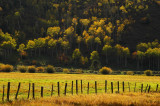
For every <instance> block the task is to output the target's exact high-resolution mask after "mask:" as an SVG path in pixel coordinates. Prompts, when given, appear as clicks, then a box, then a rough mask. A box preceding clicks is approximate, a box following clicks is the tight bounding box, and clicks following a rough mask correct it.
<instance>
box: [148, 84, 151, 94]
mask: <svg viewBox="0 0 160 106" xmlns="http://www.w3.org/2000/svg"><path fill="white" fill-rule="evenodd" d="M150 89H151V86H150V85H149V88H148V93H149V92H150Z"/></svg>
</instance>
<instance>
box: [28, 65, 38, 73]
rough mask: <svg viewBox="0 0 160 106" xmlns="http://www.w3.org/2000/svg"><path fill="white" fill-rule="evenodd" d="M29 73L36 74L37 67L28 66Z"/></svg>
mask: <svg viewBox="0 0 160 106" xmlns="http://www.w3.org/2000/svg"><path fill="white" fill-rule="evenodd" d="M28 72H29V73H35V72H36V67H35V66H28Z"/></svg>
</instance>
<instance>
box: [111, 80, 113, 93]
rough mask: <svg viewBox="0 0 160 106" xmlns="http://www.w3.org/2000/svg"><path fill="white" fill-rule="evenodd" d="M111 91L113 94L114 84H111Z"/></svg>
mask: <svg viewBox="0 0 160 106" xmlns="http://www.w3.org/2000/svg"><path fill="white" fill-rule="evenodd" d="M111 91H112V93H113V82H111Z"/></svg>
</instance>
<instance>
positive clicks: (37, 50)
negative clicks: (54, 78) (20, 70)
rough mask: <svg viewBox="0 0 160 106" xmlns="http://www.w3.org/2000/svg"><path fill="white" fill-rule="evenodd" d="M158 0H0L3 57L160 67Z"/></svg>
mask: <svg viewBox="0 0 160 106" xmlns="http://www.w3.org/2000/svg"><path fill="white" fill-rule="evenodd" d="M157 2H158V1H157ZM157 2H155V1H154V0H147V1H146V0H135V1H133V0H126V1H123V0H120V1H118V0H87V1H86V0H62V1H57V0H45V1H43V0H25V1H23V0H12V1H10V0H5V1H0V43H1V44H0V62H1V63H6V64H13V65H36V66H40V65H44V66H46V65H48V64H52V65H54V66H60V67H62V66H63V67H76V68H87V69H88V68H90V69H93V70H98V69H99V68H100V67H102V66H108V67H113V68H133V69H137V70H143V69H153V70H159V69H160V65H159V63H160V62H159V61H160V44H159V41H158V40H160V37H159V35H160V20H159V19H160V12H159V11H160V6H159V5H158V3H157ZM143 42H144V43H143Z"/></svg>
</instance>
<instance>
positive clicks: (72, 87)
mask: <svg viewBox="0 0 160 106" xmlns="http://www.w3.org/2000/svg"><path fill="white" fill-rule="evenodd" d="M71 92H72V95H73V81H72V86H71Z"/></svg>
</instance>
